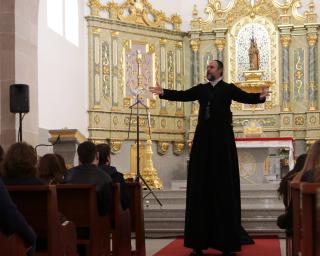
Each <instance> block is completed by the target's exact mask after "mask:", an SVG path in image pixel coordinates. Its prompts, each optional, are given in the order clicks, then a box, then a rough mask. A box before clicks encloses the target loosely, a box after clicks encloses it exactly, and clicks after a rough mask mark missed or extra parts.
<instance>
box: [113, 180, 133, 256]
mask: <svg viewBox="0 0 320 256" xmlns="http://www.w3.org/2000/svg"><path fill="white" fill-rule="evenodd" d="M112 196H113V214H112V218H111V223H113V225H112V229H111V231H112V256H128V255H131V223H130V210H129V209H126V210H123V209H122V206H121V200H120V184H119V183H114V184H112Z"/></svg>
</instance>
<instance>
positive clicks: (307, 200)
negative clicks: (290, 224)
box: [300, 183, 320, 256]
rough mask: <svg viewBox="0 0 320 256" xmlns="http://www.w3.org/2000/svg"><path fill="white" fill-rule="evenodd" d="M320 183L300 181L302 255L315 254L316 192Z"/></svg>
mask: <svg viewBox="0 0 320 256" xmlns="http://www.w3.org/2000/svg"><path fill="white" fill-rule="evenodd" d="M319 188H320V183H301V185H300V190H301V197H302V225H301V226H302V235H301V236H302V248H301V249H302V255H303V256H316V255H319V254H316V244H317V243H319V242H320V241H319V240H316V239H317V238H316V194H317V190H318V189H319Z"/></svg>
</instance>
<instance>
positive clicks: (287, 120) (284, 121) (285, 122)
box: [282, 116, 290, 125]
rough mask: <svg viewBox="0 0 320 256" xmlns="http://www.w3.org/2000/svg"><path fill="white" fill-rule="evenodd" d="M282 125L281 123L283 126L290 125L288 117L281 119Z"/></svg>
mask: <svg viewBox="0 0 320 256" xmlns="http://www.w3.org/2000/svg"><path fill="white" fill-rule="evenodd" d="M282 123H283V124H284V125H289V124H290V117H288V116H284V117H283V118H282Z"/></svg>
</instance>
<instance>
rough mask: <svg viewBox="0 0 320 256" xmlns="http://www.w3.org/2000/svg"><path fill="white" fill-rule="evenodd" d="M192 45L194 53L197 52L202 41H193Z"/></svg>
mask: <svg viewBox="0 0 320 256" xmlns="http://www.w3.org/2000/svg"><path fill="white" fill-rule="evenodd" d="M190 45H191V49H192V51H194V52H197V51H198V50H199V47H200V40H191V41H190Z"/></svg>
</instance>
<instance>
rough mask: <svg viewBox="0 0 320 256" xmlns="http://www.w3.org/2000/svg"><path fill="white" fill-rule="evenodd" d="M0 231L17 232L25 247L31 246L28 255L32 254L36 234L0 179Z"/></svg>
mask: <svg viewBox="0 0 320 256" xmlns="http://www.w3.org/2000/svg"><path fill="white" fill-rule="evenodd" d="M0 232H1V233H3V234H5V235H11V234H13V233H16V234H18V235H19V236H20V237H21V239H22V240H23V241H24V242H25V244H26V246H27V247H31V249H30V251H29V252H28V256H31V255H33V254H34V251H35V246H36V235H35V233H34V232H33V230H32V228H31V227H30V226H29V225H28V223H27V222H26V220H25V218H24V217H23V216H22V214H21V213H20V212H19V211H18V209H17V207H16V205H15V204H14V203H13V202H12V200H11V197H10V195H9V193H8V191H7V189H6V187H5V185H4V184H3V182H2V180H1V179H0Z"/></svg>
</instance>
